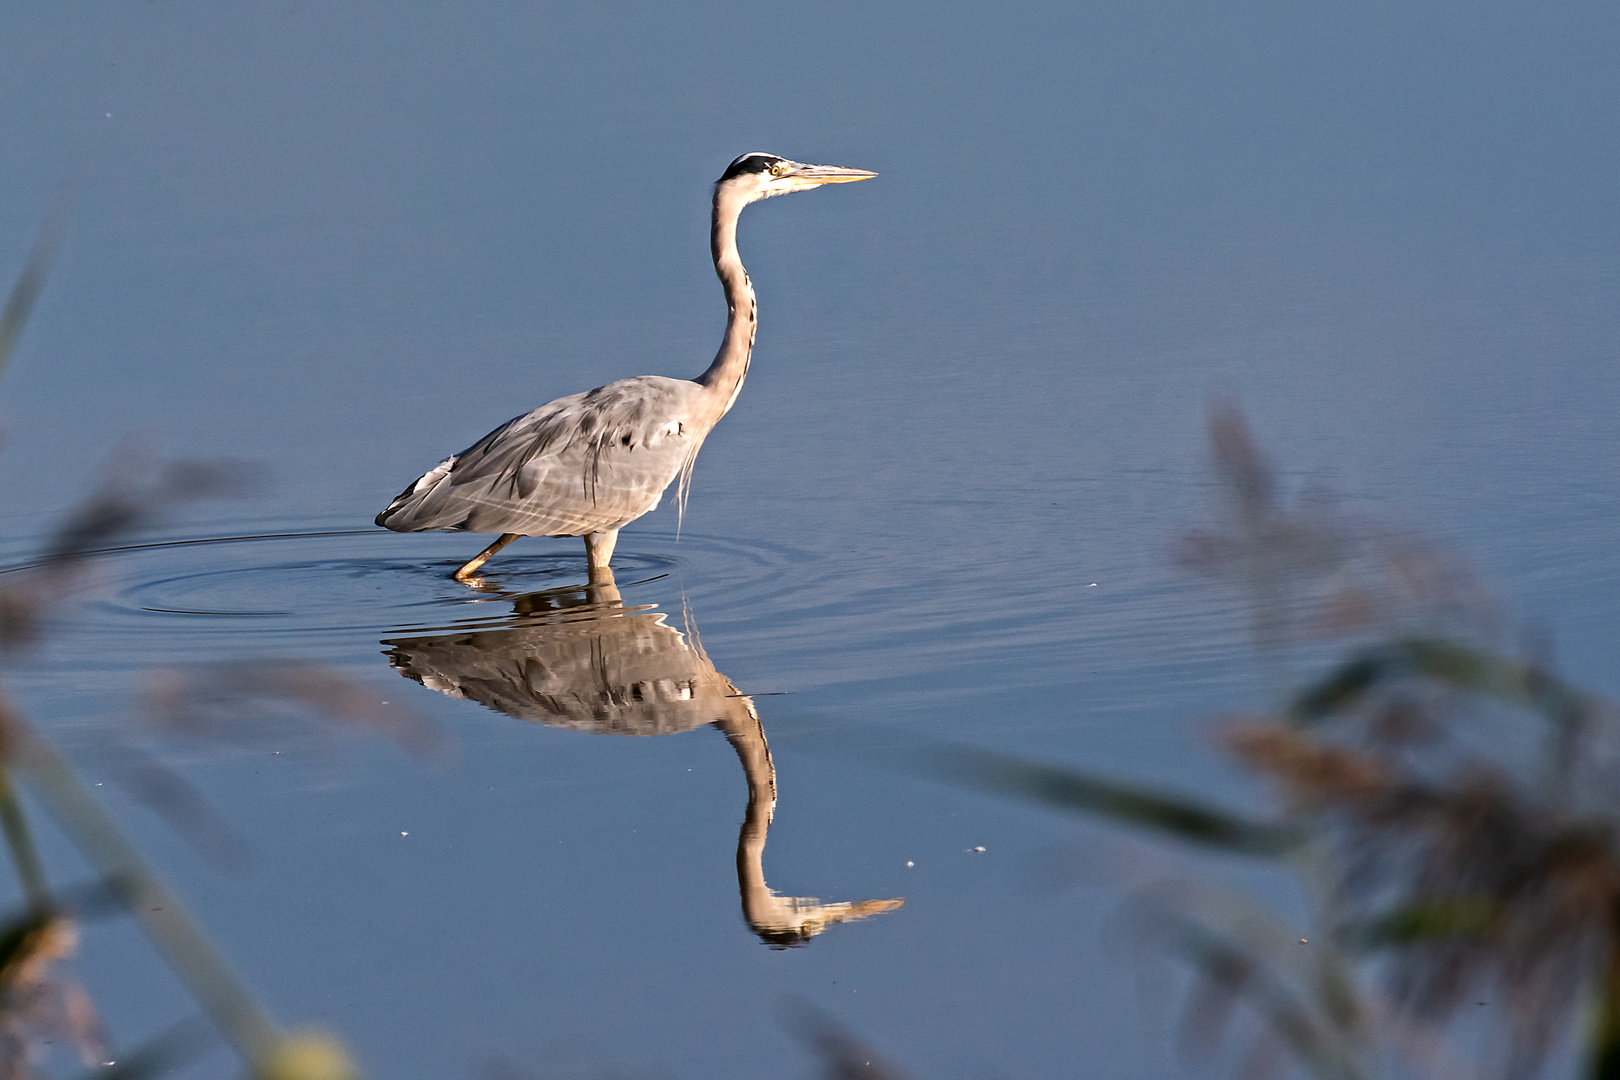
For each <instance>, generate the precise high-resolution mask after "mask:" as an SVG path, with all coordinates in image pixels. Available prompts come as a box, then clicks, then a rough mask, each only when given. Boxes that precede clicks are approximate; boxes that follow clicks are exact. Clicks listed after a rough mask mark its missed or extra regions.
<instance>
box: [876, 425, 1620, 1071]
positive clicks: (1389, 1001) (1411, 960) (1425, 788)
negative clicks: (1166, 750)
mask: <svg viewBox="0 0 1620 1080" xmlns="http://www.w3.org/2000/svg"><path fill="white" fill-rule="evenodd" d="M1210 441H1211V446H1212V452H1213V458H1214V465H1215V474H1216V476H1217V478H1218V481H1219V485H1218V486H1219V489H1220V491H1221V493H1222V496H1223V505H1222V507H1221V514H1220V517H1221V520H1220V521H1219V522H1218V523H1217V524H1215V525H1213V526H1209V527H1205V528H1201V529H1198V530H1194V531H1190V532H1188V533H1187V534H1186V535H1184V536H1183V537H1181V538H1180V539H1179V541H1178V542H1177V544H1176V556H1177V559H1178V561H1179V562H1180V563H1181V564H1182V565H1183V566H1185V567H1188V568H1189V569H1191V570H1193V571H1194V572H1197V573H1200V574H1203V575H1207V576H1211V577H1215V578H1218V579H1221V580H1223V581H1226V582H1228V583H1230V584H1232V585H1234V586H1236V587H1237V588H1239V589H1241V590H1242V591H1243V592H1244V593H1245V594H1246V597H1247V600H1248V603H1249V608H1250V612H1251V628H1252V631H1253V635H1254V642H1255V646H1256V648H1257V650H1258V651H1259V653H1260V654H1261V656H1262V659H1263V661H1264V667H1265V668H1266V674H1267V676H1268V677H1269V678H1271V679H1278V678H1279V677H1280V676H1281V675H1282V674H1283V673H1286V672H1290V671H1291V670H1293V669H1294V667H1296V666H1298V667H1300V668H1302V669H1307V670H1311V671H1313V673H1312V674H1309V675H1308V676H1307V677H1305V678H1304V679H1303V680H1297V679H1296V680H1294V683H1293V685H1294V687H1295V688H1294V689H1292V690H1291V691H1283V692H1280V693H1279V694H1278V700H1279V704H1277V705H1275V706H1272V707H1270V708H1267V709H1265V710H1263V711H1260V712H1257V713H1255V714H1252V715H1246V716H1239V717H1230V718H1227V719H1226V720H1224V721H1222V722H1221V723H1220V725H1219V727H1218V732H1217V738H1218V743H1219V745H1220V747H1221V748H1222V749H1223V750H1224V751H1225V752H1227V753H1229V754H1231V755H1232V756H1234V757H1235V758H1236V759H1237V760H1238V761H1239V762H1241V763H1242V764H1243V765H1244V766H1245V767H1246V768H1247V769H1248V770H1249V771H1251V772H1252V773H1254V774H1255V775H1256V776H1258V777H1260V778H1261V779H1262V780H1263V781H1265V783H1266V785H1267V788H1268V789H1269V791H1270V792H1271V795H1272V803H1273V807H1274V809H1273V812H1272V813H1271V814H1270V815H1269V816H1266V817H1264V818H1261V819H1251V818H1249V817H1247V816H1245V815H1242V814H1238V813H1234V812H1230V811H1226V810H1223V809H1220V808H1218V807H1213V806H1210V805H1207V804H1205V803H1202V802H1199V801H1197V800H1193V799H1188V798H1184V797H1181V796H1177V795H1174V794H1171V793H1166V792H1163V791H1154V790H1148V789H1143V788H1140V787H1137V786H1135V785H1132V784H1130V783H1127V782H1122V781H1120V780H1116V779H1110V778H1101V777H1096V776H1090V775H1087V774H1085V773H1083V772H1079V771H1076V770H1072V769H1068V768H1062V767H1058V766H1053V765H1047V764H1041V763H1037V762H1031V761H1024V760H1022V759H1018V758H1014V757H1009V756H1007V755H1001V754H995V753H991V752H988V751H983V750H977V749H972V748H968V747H963V746H957V745H948V744H941V743H930V742H924V741H920V740H919V741H914V742H912V743H910V744H903V743H902V744H897V743H896V742H895V740H894V739H893V738H892V737H889V736H886V737H885V742H886V746H885V747H873V746H869V745H863V746H862V748H861V753H862V754H863V755H865V754H869V753H873V752H874V751H875V753H876V754H877V755H880V756H881V758H882V760H884V761H886V762H888V763H890V764H892V765H897V766H900V767H904V768H907V769H910V770H913V771H919V772H923V773H926V774H929V775H934V776H939V777H943V778H947V779H949V780H951V781H953V782H956V783H961V784H966V785H968V786H972V787H975V788H978V789H981V790H985V791H990V792H994V793H998V794H1002V795H1011V796H1014V797H1018V798H1022V799H1026V800H1030V801H1034V802H1037V803H1040V804H1043V805H1046V806H1050V807H1053V808H1056V809H1062V810H1067V811H1079V812H1082V813H1085V814H1088V815H1093V816H1098V817H1101V818H1103V819H1106V820H1110V821H1114V822H1118V823H1121V824H1125V825H1128V826H1132V827H1134V828H1137V829H1141V830H1145V831H1146V832H1148V833H1150V834H1152V835H1156V836H1159V837H1164V838H1173V839H1176V840H1179V841H1183V842H1186V843H1191V844H1195V845H1198V846H1200V847H1204V848H1210V849H1215V850H1218V851H1221V852H1225V853H1227V854H1229V855H1232V856H1236V857H1242V858H1245V859H1250V860H1262V861H1266V862H1272V863H1275V864H1278V865H1279V866H1281V867H1284V868H1286V869H1288V870H1289V871H1291V872H1292V873H1293V874H1294V876H1295V877H1296V878H1297V880H1298V881H1299V883H1300V885H1301V886H1302V890H1303V893H1304V895H1305V897H1306V899H1307V903H1306V909H1307V910H1308V911H1309V912H1310V919H1311V921H1310V923H1309V924H1308V925H1306V926H1304V927H1299V926H1295V925H1292V924H1290V923H1289V922H1288V921H1287V920H1286V919H1284V918H1283V917H1282V916H1281V915H1279V914H1277V913H1276V912H1275V911H1273V910H1271V909H1270V908H1269V907H1268V906H1267V905H1266V904H1265V903H1263V902H1262V901H1261V900H1259V899H1257V898H1255V897H1252V896H1249V895H1246V894H1244V893H1242V892H1237V891H1233V890H1230V889H1227V888H1224V887H1221V886H1219V885H1217V884H1215V883H1214V882H1213V881H1209V880H1204V879H1200V878H1197V877H1188V878H1186V879H1180V880H1169V881H1156V882H1153V883H1151V884H1148V885H1144V886H1142V887H1141V889H1140V892H1139V895H1138V896H1137V897H1136V898H1135V900H1134V901H1133V903H1132V904H1131V905H1130V912H1131V914H1130V916H1129V918H1130V920H1131V923H1132V926H1133V928H1134V929H1137V930H1145V931H1147V932H1149V934H1150V935H1151V938H1152V940H1156V941H1158V942H1160V943H1161V944H1162V945H1164V946H1165V947H1166V948H1168V949H1169V950H1170V951H1171V952H1172V953H1173V954H1174V955H1176V956H1179V957H1180V958H1182V960H1184V961H1185V962H1186V964H1187V965H1188V967H1189V968H1190V971H1191V973H1192V975H1193V982H1192V984H1191V987H1190V991H1189V994H1188V997H1187V1001H1186V1004H1185V1007H1184V1009H1183V1012H1182V1028H1183V1043H1184V1046H1185V1048H1186V1049H1188V1050H1189V1051H1194V1052H1196V1053H1197V1055H1198V1060H1200V1061H1205V1062H1209V1061H1213V1060H1216V1058H1214V1057H1212V1056H1211V1055H1212V1054H1213V1052H1214V1051H1215V1050H1216V1049H1217V1048H1218V1047H1219V1046H1220V1045H1221V1044H1223V1043H1232V1042H1233V1040H1234V1039H1237V1038H1238V1035H1239V1033H1242V1043H1243V1045H1242V1046H1235V1045H1234V1046H1232V1047H1230V1049H1231V1050H1232V1053H1231V1054H1230V1057H1231V1058H1232V1059H1233V1061H1234V1064H1233V1073H1234V1075H1238V1076H1242V1077H1245V1078H1260V1080H1263V1078H1265V1077H1268V1076H1276V1075H1282V1074H1284V1073H1286V1072H1288V1071H1291V1070H1290V1064H1292V1066H1293V1067H1297V1068H1300V1069H1303V1070H1304V1071H1305V1072H1307V1073H1309V1074H1311V1075H1314V1076H1317V1077H1321V1078H1323V1080H1371V1078H1373V1077H1383V1076H1420V1077H1478V1078H1489V1077H1509V1078H1512V1077H1532V1076H1536V1075H1539V1074H1541V1073H1543V1072H1544V1071H1545V1069H1546V1067H1547V1064H1548V1062H1549V1061H1551V1060H1554V1059H1555V1055H1554V1051H1555V1050H1557V1049H1558V1048H1560V1047H1565V1048H1569V1047H1570V1046H1572V1045H1577V1044H1578V1047H1579V1050H1580V1053H1579V1055H1578V1060H1579V1062H1580V1070H1581V1072H1582V1073H1583V1074H1584V1075H1585V1076H1588V1077H1592V1078H1594V1080H1620V722H1617V721H1620V709H1617V708H1616V706H1615V705H1614V704H1613V703H1611V702H1608V701H1606V700H1604V699H1602V698H1600V697H1598V696H1597V695H1595V694H1592V693H1588V692H1586V691H1584V690H1582V689H1580V688H1578V687H1575V686H1572V685H1570V684H1569V683H1567V682H1565V681H1564V680H1562V679H1560V678H1559V677H1558V676H1557V675H1556V674H1555V673H1554V672H1553V671H1552V670H1550V668H1549V667H1548V665H1547V664H1546V663H1545V662H1543V661H1542V660H1541V659H1540V658H1539V657H1537V656H1534V655H1521V654H1519V653H1518V652H1516V651H1514V650H1511V649H1509V648H1506V647H1504V646H1503V645H1502V644H1501V643H1500V641H1499V640H1498V639H1499V637H1500V632H1499V630H1498V628H1497V620H1496V618H1495V616H1494V614H1493V612H1492V610H1491V606H1490V605H1489V603H1488V602H1487V601H1486V600H1485V594H1484V592H1483V590H1481V589H1480V588H1479V587H1478V586H1477V585H1476V584H1475V583H1474V582H1473V581H1472V580H1471V579H1470V578H1469V576H1468V575H1467V574H1466V573H1465V572H1463V571H1462V570H1461V568H1460V567H1459V566H1457V565H1456V563H1455V562H1454V561H1452V560H1450V559H1449V558H1447V557H1446V556H1445V555H1444V553H1443V552H1441V551H1440V550H1439V549H1438V548H1436V547H1434V546H1432V545H1428V544H1424V543H1422V542H1420V541H1417V540H1415V539H1412V538H1410V537H1402V536H1399V535H1398V534H1395V533H1393V532H1391V531H1389V530H1387V529H1384V528H1381V527H1378V526H1375V525H1372V524H1369V523H1366V522H1360V521H1357V520H1354V519H1352V518H1350V517H1348V516H1346V515H1343V514H1340V513H1338V512H1337V511H1335V510H1334V509H1333V508H1332V507H1331V506H1330V505H1329V504H1327V503H1325V502H1322V501H1320V500H1317V501H1314V502H1312V501H1309V500H1307V501H1306V504H1305V505H1302V506H1289V505H1287V504H1285V503H1284V502H1283V500H1282V499H1281V498H1280V496H1279V484H1278V482H1277V479H1276V476H1275V473H1274V471H1273V470H1272V468H1271V467H1270V465H1269V463H1268V462H1267V461H1266V460H1265V458H1264V457H1263V456H1262V455H1261V454H1260V452H1259V451H1258V449H1257V448H1256V445H1255V442H1254V440H1253V438H1252V436H1251V435H1250V432H1249V428H1248V425H1247V423H1246V422H1245V420H1244V418H1243V416H1242V414H1241V413H1240V412H1239V411H1238V410H1237V409H1236V408H1235V407H1234V406H1232V405H1230V404H1224V403H1223V404H1219V405H1217V406H1216V407H1215V408H1214V409H1213V410H1212V413H1211V418H1210ZM1335 641H1336V642H1338V643H1339V644H1338V646H1337V648H1338V655H1337V656H1333V655H1332V653H1331V651H1330V648H1331V643H1332V642H1335ZM1243 1015H1247V1016H1248V1017H1249V1021H1248V1022H1247V1023H1240V1021H1239V1018H1240V1017H1241V1016H1243ZM1583 1017H1584V1018H1585V1020H1586V1022H1585V1023H1584V1024H1583V1023H1581V1022H1580V1021H1581V1019H1582V1018H1583ZM1557 1060H1563V1058H1557Z"/></svg>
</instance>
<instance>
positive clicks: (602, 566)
mask: <svg viewBox="0 0 1620 1080" xmlns="http://www.w3.org/2000/svg"><path fill="white" fill-rule="evenodd" d="M618 543H619V530H618V529H609V530H607V531H606V532H593V533H586V534H585V559H586V561H587V562H588V563H589V564H590V575H591V580H592V581H593V582H594V581H597V580H599V579H601V578H604V577H605V578H606V579H607V580H608V581H609V582H612V580H613V570H612V568H611V567H609V566H608V563H609V562H611V561H612V559H613V549H614V547H615V546H617V544H618Z"/></svg>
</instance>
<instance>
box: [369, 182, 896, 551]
mask: <svg viewBox="0 0 1620 1080" xmlns="http://www.w3.org/2000/svg"><path fill="white" fill-rule="evenodd" d="M874 175H876V174H875V173H870V172H864V171H862V170H859V169H845V168H840V167H837V166H831V165H805V164H802V163H800V162H796V161H789V160H788V159H786V158H780V157H776V156H775V155H772V154H764V153H752V154H744V155H743V156H742V157H739V158H738V159H737V160H735V161H733V162H732V163H731V165H730V166H729V167H728V168H727V169H726V171H725V173H724V175H722V176H721V177H720V179H719V180H718V181H716V182H715V185H714V208H713V217H712V219H711V222H710V233H709V240H710V248H711V251H712V253H713V256H714V269H715V273H716V274H717V275H718V276H719V278H720V283H721V285H722V286H723V288H724V289H725V294H726V307H727V309H728V317H727V320H726V333H725V338H724V340H723V341H722V342H721V345H720V351H719V352H718V353H717V354H716V355H715V358H714V362H713V363H711V364H710V365H709V367H708V368H707V370H705V371H704V372H703V373H702V374H701V375H698V376H697V377H696V378H694V379H670V378H665V377H663V376H661V375H641V376H638V377H636V378H633V379H623V380H620V381H619V382H614V383H609V384H607V385H606V386H599V387H597V388H596V389H595V390H590V391H587V392H586V393H583V394H573V395H570V396H569V397H563V398H558V399H557V400H556V401H553V402H550V403H549V404H546V405H542V406H540V407H539V408H538V409H535V410H534V411H532V412H528V413H525V414H523V415H522V416H518V417H514V418H513V419H511V420H508V421H507V422H506V423H504V424H502V425H501V426H500V427H498V428H496V429H495V430H494V431H492V432H490V433H489V434H488V435H485V436H484V437H483V438H482V439H479V440H478V441H477V442H476V443H474V444H473V445H472V446H470V447H468V448H467V449H466V450H463V451H462V452H461V453H459V454H456V455H455V456H453V457H450V458H447V459H445V460H444V461H443V462H441V463H440V464H439V465H437V466H435V467H434V468H433V469H431V470H429V471H428V472H427V473H425V474H424V475H423V476H422V477H421V478H419V479H418V480H417V481H416V482H415V483H413V484H412V485H411V486H410V487H408V488H406V489H405V490H404V491H403V492H401V493H400V495H399V497H398V498H396V499H395V500H394V501H393V502H392V503H390V504H389V505H388V508H387V509H386V510H384V511H383V512H382V513H380V514H378V515H377V524H378V525H382V526H384V527H385V528H389V529H393V530H395V531H398V532H419V531H422V530H425V529H454V530H463V531H466V532H480V533H500V534H501V535H500V537H499V539H497V540H496V541H495V542H494V543H493V544H491V545H490V546H489V547H487V548H485V549H484V551H482V552H480V553H479V555H478V556H477V557H476V558H474V559H473V560H472V561H470V562H468V563H467V564H466V565H464V566H462V567H461V569H459V570H457V571H456V574H455V576H456V578H457V580H460V581H470V580H472V575H473V573H474V572H475V571H476V570H477V569H478V568H479V567H480V566H482V565H483V564H484V562H485V561H486V560H487V559H488V558H489V557H490V556H491V555H493V554H494V553H495V552H497V551H499V550H500V549H501V548H502V547H505V546H506V545H507V544H509V543H511V542H512V541H513V540H516V539H517V538H518V537H519V536H581V537H584V538H585V550H586V554H587V556H588V559H589V563H590V569H591V573H592V575H593V576H596V575H597V574H599V573H600V572H602V571H605V570H606V569H607V567H608V565H609V560H610V559H611V558H612V556H613V547H614V545H615V543H617V541H618V536H619V530H620V529H621V528H623V527H624V526H625V525H628V524H629V523H630V522H632V521H634V520H635V519H636V518H638V517H641V516H642V515H643V514H645V513H648V512H649V511H651V510H653V509H654V508H655V507H657V505H658V503H659V500H660V499H662V498H663V494H664V491H665V489H667V488H668V487H669V485H670V484H671V483H674V482H675V481H676V480H677V479H679V480H680V486H679V489H678V493H677V501H678V503H679V505H680V507H681V509H682V511H684V509H685V504H686V493H687V490H688V485H689V484H690V481H691V476H692V466H693V463H694V462H695V461H696V459H697V453H698V450H699V449H700V448H701V447H702V445H703V440H704V438H705V437H706V436H707V435H708V434H709V431H710V429H712V428H713V427H714V425H715V424H716V423H718V422H719V420H720V418H721V417H722V416H724V415H725V414H726V413H727V412H729V411H730V409H731V406H732V405H733V404H735V403H736V400H737V394H738V393H739V392H740V391H741V390H742V384H743V379H744V378H745V377H746V376H747V374H748V365H749V361H750V359H751V357H752V355H753V348H754V331H755V327H756V324H757V322H758V305H757V304H756V302H755V299H754V288H753V285H752V283H751V282H750V281H749V279H748V272H747V271H746V270H744V269H743V265H742V259H741V258H740V257H739V256H738V254H737V219H738V217H739V216H740V215H741V214H742V211H743V208H744V207H746V206H747V205H748V204H750V203H753V202H757V201H759V200H760V199H766V198H770V197H772V196H774V195H785V194H788V193H790V192H794V191H807V190H809V189H810V188H813V187H820V186H821V185H823V184H837V183H848V182H851V181H855V180H864V179H866V178H868V177H870V176H874Z"/></svg>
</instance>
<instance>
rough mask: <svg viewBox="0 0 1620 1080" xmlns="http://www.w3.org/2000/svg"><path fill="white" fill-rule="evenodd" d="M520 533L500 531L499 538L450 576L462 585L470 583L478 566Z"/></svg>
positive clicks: (520, 534) (487, 560)
mask: <svg viewBox="0 0 1620 1080" xmlns="http://www.w3.org/2000/svg"><path fill="white" fill-rule="evenodd" d="M522 535H523V534H522V533H501V536H500V539H498V540H496V541H495V542H494V543H493V544H491V545H489V547H487V548H485V549H484V550H483V551H480V552H479V553H478V554H477V555H475V556H473V558H472V561H471V562H469V563H467V565H465V566H463V567H462V568H461V569H460V570H457V571H456V572H455V573H454V574H452V575H451V576H452V577H454V578H455V579H456V580H457V581H459V582H461V583H462V584H463V585H466V584H469V583H471V582H472V581H473V580H474V578H473V574H474V573H475V572H476V571H477V570H478V568H479V567H480V566H483V565H484V564H485V563H487V562H489V557H490V556H491V555H493V554H495V553H496V552H497V551H499V550H501V548H503V547H505V546H506V545H507V544H510V543H511V542H512V541H514V540H516V539H517V538H518V537H520V536H522Z"/></svg>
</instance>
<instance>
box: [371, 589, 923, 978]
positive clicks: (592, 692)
mask: <svg viewBox="0 0 1620 1080" xmlns="http://www.w3.org/2000/svg"><path fill="white" fill-rule="evenodd" d="M514 603H515V605H516V607H517V609H518V616H517V618H516V620H515V621H514V622H513V623H511V624H508V625H507V626H505V627H503V628H501V629H491V630H471V631H466V632H462V633H454V634H439V635H435V636H432V637H418V638H396V639H393V640H389V641H385V642H383V644H384V645H387V646H390V652H389V653H388V660H389V663H390V664H392V665H393V666H394V667H395V668H397V669H398V670H399V672H400V674H402V675H404V676H406V677H407V678H410V679H415V680H416V681H417V682H419V683H421V684H422V685H423V686H426V687H428V688H429V689H433V690H438V691H440V692H442V693H445V694H449V695H450V696H452V697H461V698H468V699H471V700H473V701H477V702H479V703H480V704H482V705H486V706H488V707H489V708H491V709H494V710H496V711H497V712H502V713H505V714H507V715H508V716H515V717H518V718H519V719H522V720H530V721H539V722H540V723H543V724H549V725H551V726H553V727H563V728H572V729H574V730H576V731H598V732H610V733H613V734H616V735H672V734H675V733H677V732H682V731H690V730H692V729H693V728H696V727H701V726H702V725H704V724H713V725H714V726H715V727H717V728H719V729H720V730H721V731H722V732H723V733H724V734H725V736H726V740H727V741H728V742H729V743H731V747H732V749H733V750H735V751H736V752H737V758H738V760H740V761H741V762H742V766H743V773H744V775H745V776H746V777H747V779H748V812H747V815H746V817H745V818H744V820H743V825H742V831H741V833H740V834H739V835H738V837H737V885H738V888H739V890H740V892H741V894H742V908H743V917H744V918H745V919H747V920H748V925H749V926H751V927H753V929H754V932H755V933H756V934H758V935H759V936H760V938H761V939H763V940H764V941H765V942H766V943H767V944H769V945H771V946H773V947H777V948H783V947H787V946H791V945H801V944H803V943H804V942H806V941H808V940H810V938H812V937H814V936H815V935H817V934H819V933H821V931H823V930H825V929H826V928H827V926H828V925H830V924H832V923H839V922H847V921H850V920H854V919H862V918H865V917H866V916H868V915H874V914H877V913H879V912H884V911H892V910H894V909H895V908H897V907H900V906H901V904H903V903H904V901H903V900H900V899H894V900H867V901H863V902H860V903H832V904H824V903H822V902H821V901H820V900H817V899H815V898H813V897H798V896H778V895H777V894H776V893H774V892H772V891H771V889H770V887H769V886H767V885H766V884H765V870H764V855H765V838H766V833H767V831H768V830H769V829H770V825H771V818H772V816H773V815H774V813H775V810H776V767H775V765H774V764H773V763H772V761H771V748H770V746H769V745H768V744H767V743H766V741H765V730H764V728H763V727H762V726H761V724H760V720H759V714H758V713H757V712H755V710H754V703H753V701H752V699H750V698H748V697H747V696H745V695H743V694H740V693H738V692H737V688H736V687H734V686H733V685H731V682H730V680H728V679H727V678H726V677H725V676H724V675H722V674H720V672H718V671H716V670H715V667H714V664H713V663H711V662H710V660H709V658H708V656H707V655H705V654H704V652H703V650H702V648H701V647H700V646H698V645H697V644H696V642H695V640H693V641H688V639H687V637H686V635H683V634H682V633H681V632H680V631H678V630H676V629H675V628H674V627H672V626H668V625H666V624H665V622H664V616H663V615H662V614H661V613H658V612H655V611H653V610H651V609H650V608H645V607H643V608H634V607H631V608H627V607H625V606H624V604H623V602H622V600H621V598H620V596H619V590H618V589H617V588H616V587H615V586H614V585H613V584H612V577H611V576H608V577H607V578H606V581H605V582H603V583H598V584H595V585H591V586H589V587H587V588H586V589H584V590H583V591H571V592H562V591H558V592H550V593H534V594H531V595H529V596H522V597H516V598H514Z"/></svg>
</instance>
